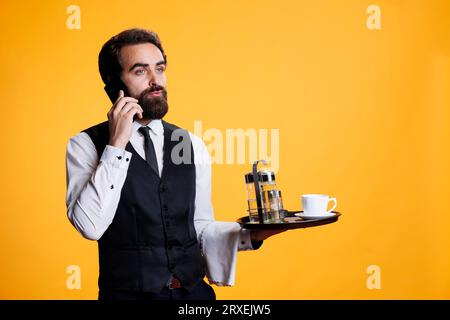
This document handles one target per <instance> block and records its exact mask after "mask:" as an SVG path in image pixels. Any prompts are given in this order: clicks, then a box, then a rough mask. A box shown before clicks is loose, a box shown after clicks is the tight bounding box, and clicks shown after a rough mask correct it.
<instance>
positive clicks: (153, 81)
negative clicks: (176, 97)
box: [148, 70, 159, 87]
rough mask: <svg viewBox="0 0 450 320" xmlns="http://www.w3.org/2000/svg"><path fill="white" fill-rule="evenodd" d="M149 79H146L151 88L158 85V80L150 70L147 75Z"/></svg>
mask: <svg viewBox="0 0 450 320" xmlns="http://www.w3.org/2000/svg"><path fill="white" fill-rule="evenodd" d="M148 75H149V77H148V85H149V86H150V87H151V86H152V85H153V86H154V85H159V83H158V79H157V77H156V74H155V72H154V71H153V70H152V71H150V72H149V73H148Z"/></svg>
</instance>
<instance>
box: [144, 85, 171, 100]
mask: <svg viewBox="0 0 450 320" xmlns="http://www.w3.org/2000/svg"><path fill="white" fill-rule="evenodd" d="M154 91H163V92H165V91H166V88H164V87H163V86H160V85H153V86H151V87H149V88H147V89H145V90H144V91H142V92H141V97H143V96H145V95H146V94H147V93H151V92H154Z"/></svg>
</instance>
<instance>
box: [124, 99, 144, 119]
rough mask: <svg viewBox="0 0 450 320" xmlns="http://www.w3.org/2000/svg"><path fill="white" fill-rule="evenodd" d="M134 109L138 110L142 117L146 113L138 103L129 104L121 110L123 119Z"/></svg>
mask: <svg viewBox="0 0 450 320" xmlns="http://www.w3.org/2000/svg"><path fill="white" fill-rule="evenodd" d="M133 108H134V109H136V113H139V114H141V115H142V113H143V112H144V110H142V107H141V106H140V105H138V104H137V103H134V102H127V103H126V104H125V106H124V107H123V108H122V109H121V110H120V113H119V115H120V116H122V117H123V116H126V115H128V113H129V112H130V110H132V109H133Z"/></svg>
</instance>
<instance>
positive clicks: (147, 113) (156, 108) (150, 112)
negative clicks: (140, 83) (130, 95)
mask: <svg viewBox="0 0 450 320" xmlns="http://www.w3.org/2000/svg"><path fill="white" fill-rule="evenodd" d="M158 90H161V95H160V96H156V97H152V96H151V95H150V93H151V92H153V91H158ZM138 100H139V101H138V103H139V105H140V106H141V107H142V110H144V112H143V113H142V118H143V119H148V120H155V119H162V118H163V117H164V116H165V115H166V113H167V111H169V105H168V103H167V91H166V89H165V88H164V87H161V86H152V87H150V88H147V89H145V90H144V91H142V92H141V94H140V95H139V99H138Z"/></svg>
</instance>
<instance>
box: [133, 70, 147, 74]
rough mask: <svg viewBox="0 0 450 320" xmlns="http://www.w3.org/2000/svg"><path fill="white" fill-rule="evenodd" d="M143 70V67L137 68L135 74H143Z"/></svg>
mask: <svg viewBox="0 0 450 320" xmlns="http://www.w3.org/2000/svg"><path fill="white" fill-rule="evenodd" d="M144 72H145V70H144V69H139V70H136V72H135V74H137V75H139V74H144Z"/></svg>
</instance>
